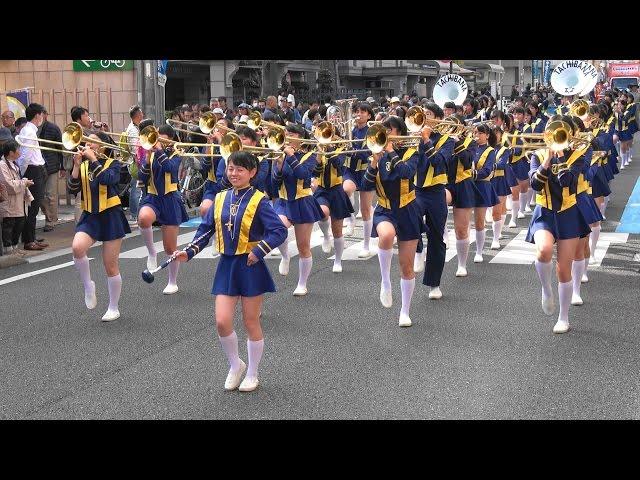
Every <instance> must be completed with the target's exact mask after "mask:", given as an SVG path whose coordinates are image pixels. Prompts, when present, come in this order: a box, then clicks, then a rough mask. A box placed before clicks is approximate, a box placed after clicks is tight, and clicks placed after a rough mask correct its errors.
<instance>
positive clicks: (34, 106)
mask: <svg viewBox="0 0 640 480" xmlns="http://www.w3.org/2000/svg"><path fill="white" fill-rule="evenodd" d="M43 112H44V107H43V106H42V105H40V104H39V103H30V104H29V106H28V107H27V108H26V110H25V116H26V117H27V122H30V121H31V120H33V119H34V118H35V116H36V115H38V114H39V113H43Z"/></svg>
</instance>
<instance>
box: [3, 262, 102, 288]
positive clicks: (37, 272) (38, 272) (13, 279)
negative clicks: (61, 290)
mask: <svg viewBox="0 0 640 480" xmlns="http://www.w3.org/2000/svg"><path fill="white" fill-rule="evenodd" d="M89 260H93V258H89ZM70 265H73V262H66V263H62V264H60V265H54V266H53V267H47V268H41V269H40V270H34V271H33V272H29V273H22V274H20V275H16V276H15V277H9V278H5V279H4V280H0V286H1V285H6V284H7V283H13V282H17V281H18V280H22V279H24V278H29V277H34V276H36V275H41V274H43V273H47V272H52V271H53V270H59V269H61V268H65V267H68V266H70Z"/></svg>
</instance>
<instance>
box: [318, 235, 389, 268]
mask: <svg viewBox="0 0 640 480" xmlns="http://www.w3.org/2000/svg"><path fill="white" fill-rule="evenodd" d="M343 238H344V237H343ZM363 247H364V240H362V241H360V242H356V243H354V244H352V245H349V246H348V247H347V248H345V249H344V251H343V252H342V261H345V262H350V261H362V260H369V259H370V258H371V257H375V256H376V255H378V239H377V238H372V239H370V241H369V256H368V257H365V258H359V257H358V254H359V253H360V251H361V250H362V248H363ZM323 253H324V252H323ZM335 258H336V255H335V253H334V254H333V255H331V256H330V257H329V258H328V259H327V260H334V259H335Z"/></svg>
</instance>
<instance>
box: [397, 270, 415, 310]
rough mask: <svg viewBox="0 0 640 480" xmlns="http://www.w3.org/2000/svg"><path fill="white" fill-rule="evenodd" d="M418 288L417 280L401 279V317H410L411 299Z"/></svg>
mask: <svg viewBox="0 0 640 480" xmlns="http://www.w3.org/2000/svg"><path fill="white" fill-rule="evenodd" d="M415 287H416V279H415V278H412V279H411V280H405V279H404V278H401V279H400V291H401V292H402V308H401V309H400V315H401V316H403V315H404V316H407V317H408V316H409V310H410V309H411V297H412V296H413V290H414V289H415Z"/></svg>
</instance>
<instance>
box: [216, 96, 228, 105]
mask: <svg viewBox="0 0 640 480" xmlns="http://www.w3.org/2000/svg"><path fill="white" fill-rule="evenodd" d="M218 102H224V103H225V105H226V103H227V97H218Z"/></svg>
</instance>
